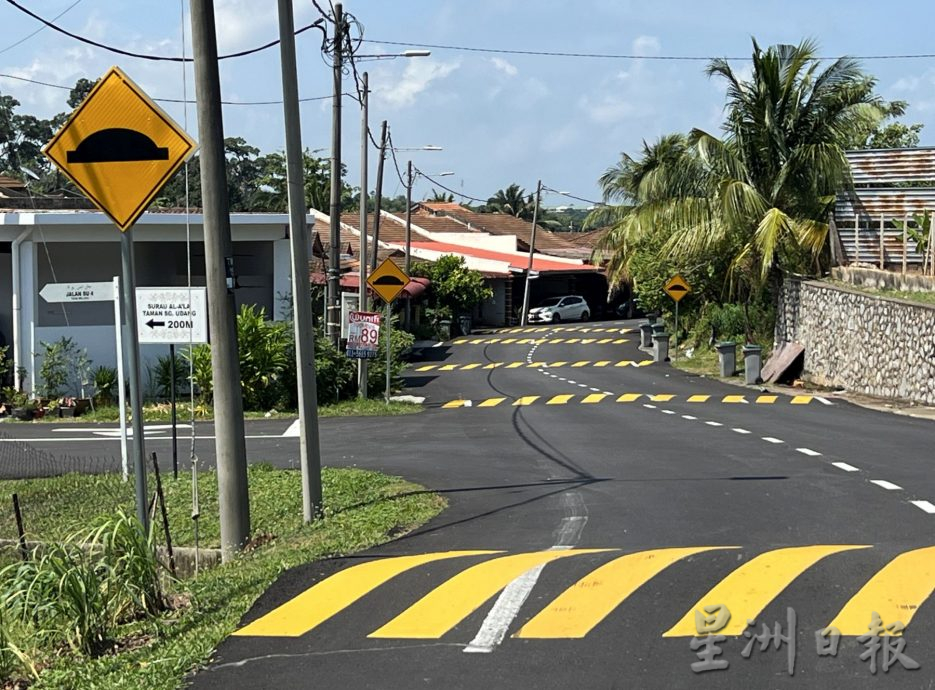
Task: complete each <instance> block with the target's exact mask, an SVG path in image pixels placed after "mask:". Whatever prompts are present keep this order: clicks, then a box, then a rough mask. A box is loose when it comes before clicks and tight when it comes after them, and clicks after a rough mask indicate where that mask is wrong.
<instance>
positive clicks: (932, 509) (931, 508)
mask: <svg viewBox="0 0 935 690" xmlns="http://www.w3.org/2000/svg"><path fill="white" fill-rule="evenodd" d="M909 502H910V503H911V504H912V505H914V506H915V507H916V508H918V509H920V510H924V511H925V512H926V513H928V514H929V515H932V514H935V505H933V504H931V503H929V502H928V501H909Z"/></svg>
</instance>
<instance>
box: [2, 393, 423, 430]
mask: <svg viewBox="0 0 935 690" xmlns="http://www.w3.org/2000/svg"><path fill="white" fill-rule="evenodd" d="M119 410H120V408H119V407H117V406H116V405H106V406H101V407H97V408H95V409H94V410H88V411H87V412H86V413H85V414H83V415H81V416H80V417H63V418H59V417H57V416H53V415H46V416H45V417H41V418H39V419H37V420H35V421H37V422H54V423H55V424H61V423H63V422H64V423H68V422H77V423H80V424H87V423H89V422H117V421H119V420H120V417H119V416H118V413H119ZM421 410H422V406H421V405H415V404H413V403H408V402H397V401H395V400H394V401H390V403H389V404H387V403H386V402H385V401H384V400H381V399H376V398H370V399H366V400H360V399H358V398H354V399H352V400H342V401H340V402H337V403H333V404H331V405H322V406H321V407H319V408H318V416H319V417H373V416H380V415H402V414H414V413H416V412H420V411H421ZM297 415H298V412H296V411H295V410H286V411H279V410H270V411H268V412H262V411H260V412H257V411H253V410H247V411H245V412H244V419H289V418H293V417H296V416H297ZM191 417H192V408H191V405H190V404H189V403H187V402H184V403H181V402H180V403H179V404H178V405H177V406H176V419H177V421H178V422H179V423H180V424H181V423H186V422H188V421H189V420H191ZM212 418H213V410H212V408H211V407H210V406H203V405H198V404H196V405H195V421H199V422H204V421H211V419H212ZM171 419H172V411H171V408H170V406H169V404H168V403H159V404H156V405H145V406H144V407H143V421H145V422H148V423H153V422H169V421H171ZM11 421H14V420H11Z"/></svg>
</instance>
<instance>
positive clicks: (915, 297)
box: [826, 279, 935, 304]
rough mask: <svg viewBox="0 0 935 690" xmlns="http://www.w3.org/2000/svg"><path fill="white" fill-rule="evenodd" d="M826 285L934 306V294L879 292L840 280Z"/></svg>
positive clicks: (830, 281)
mask: <svg viewBox="0 0 935 690" xmlns="http://www.w3.org/2000/svg"><path fill="white" fill-rule="evenodd" d="M826 282H827V283H829V284H831V285H834V286H836V287H843V288H848V289H850V290H857V291H858V292H863V293H866V294H868V295H874V296H875V297H889V298H891V299H902V300H906V301H908V302H918V303H919V304H935V292H908V291H906V290H886V289H884V290H880V289H877V288H869V287H864V286H862V285H854V284H853V283H847V282H844V281H841V280H830V279H828V280H826Z"/></svg>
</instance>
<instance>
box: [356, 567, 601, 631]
mask: <svg viewBox="0 0 935 690" xmlns="http://www.w3.org/2000/svg"><path fill="white" fill-rule="evenodd" d="M607 550H608V549H569V550H566V551H538V552H535V553H521V554H516V555H513V556H501V557H500V558H494V559H493V560H489V561H486V562H484V563H480V564H478V565H475V566H472V567H470V568H468V569H467V570H464V571H462V572H460V573H458V574H457V575H455V576H454V577H452V578H451V579H449V580H448V581H447V582H445V583H444V584H442V585H439V586H438V587H436V588H435V589H433V590H432V591H431V592H429V593H428V594H426V595H425V596H424V597H422V598H421V599H420V600H419V601H417V602H416V603H415V604H413V605H412V606H410V607H409V608H408V609H406V610H405V611H403V612H402V613H401V614H399V615H398V616H396V618H394V619H393V620H391V621H390V622H389V623H387V624H386V625H384V626H383V627H381V628H379V629H377V630H375V631H374V632H372V633H370V634H369V635H368V637H374V638H408V639H437V638H439V637H441V636H442V635H444V634H445V633H447V632H448V631H449V630H451V629H452V628H453V627H455V626H456V625H457V624H458V623H460V622H461V621H462V620H464V619H465V618H467V617H468V616H469V615H471V613H473V612H474V611H475V610H477V609H478V608H479V607H480V606H482V605H483V604H484V602H485V601H487V600H488V599H490V598H491V597H492V596H494V595H495V594H496V593H497V592H499V591H500V590H501V589H503V588H504V587H506V586H507V585H508V584H509V583H510V582H512V581H513V580H515V579H516V578H517V577H519V576H520V575H522V574H523V573H525V572H526V571H527V570H530V569H531V568H535V567H537V566H540V565H544V564H546V563H549V562H551V561H554V560H557V559H559V558H567V557H569V556H579V555H583V554H588V553H601V552H603V551H607Z"/></svg>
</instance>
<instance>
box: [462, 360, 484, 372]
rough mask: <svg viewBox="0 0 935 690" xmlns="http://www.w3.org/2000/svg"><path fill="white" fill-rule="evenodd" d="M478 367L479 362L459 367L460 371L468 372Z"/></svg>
mask: <svg viewBox="0 0 935 690" xmlns="http://www.w3.org/2000/svg"><path fill="white" fill-rule="evenodd" d="M479 366H480V362H478V363H476V364H465V365H464V366H463V367H461V371H469V370H471V369H477V367H479Z"/></svg>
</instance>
